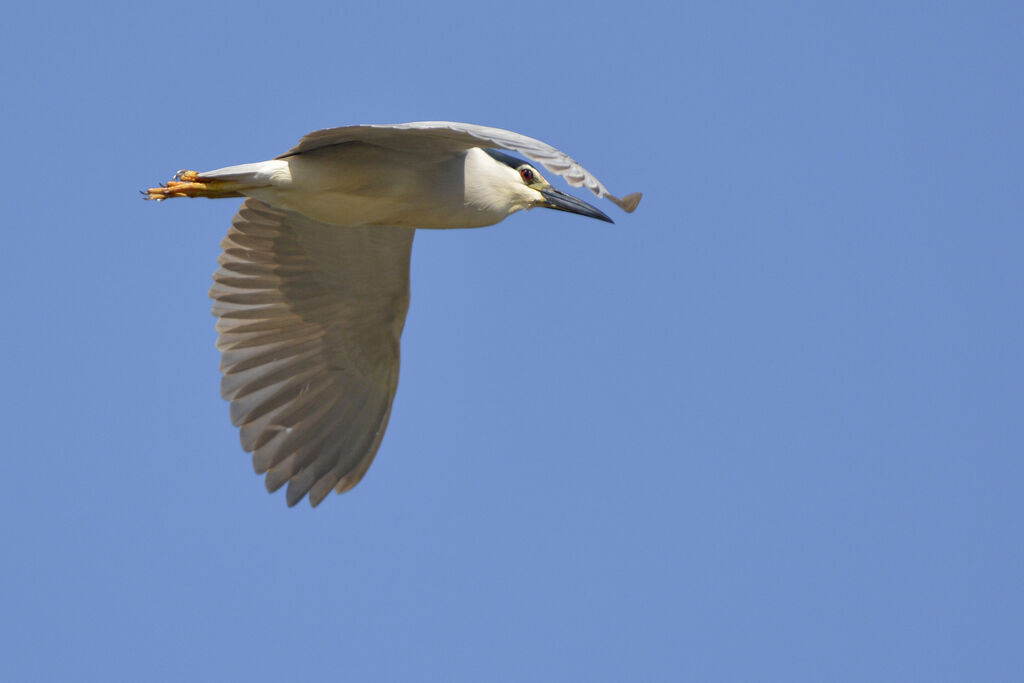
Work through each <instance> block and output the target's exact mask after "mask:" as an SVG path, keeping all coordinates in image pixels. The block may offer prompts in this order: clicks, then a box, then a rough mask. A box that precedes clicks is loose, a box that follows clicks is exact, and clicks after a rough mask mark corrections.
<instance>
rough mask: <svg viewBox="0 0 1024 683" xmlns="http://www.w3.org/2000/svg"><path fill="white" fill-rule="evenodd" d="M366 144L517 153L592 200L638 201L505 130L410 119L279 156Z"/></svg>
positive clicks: (307, 140) (342, 132)
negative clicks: (584, 191) (591, 195)
mask: <svg viewBox="0 0 1024 683" xmlns="http://www.w3.org/2000/svg"><path fill="white" fill-rule="evenodd" d="M357 141H358V142H366V143H370V144H374V145H379V146H382V147H390V148H392V149H401V150H417V151H419V150H436V151H452V152H455V151H460V150H465V149H469V148H470V147H497V148H501V149H508V150H512V151H514V152H518V153H520V154H522V155H523V156H525V157H527V158H528V159H530V160H532V161H535V162H537V163H539V164H542V165H543V166H544V168H546V169H547V170H549V171H551V172H552V173H556V174H558V175H560V176H562V177H563V178H565V180H566V182H568V183H569V184H570V185H571V186H573V187H581V186H582V187H585V188H587V189H588V190H590V191H591V192H593V193H594V194H596V195H597V196H598V197H607V198H608V199H610V200H611V201H613V202H615V203H616V204H617V205H618V206H619V207H620V208H622V209H623V210H624V211H626V212H632V211H633V210H634V209H635V208H636V206H637V204H639V203H640V198H641V197H642V195H641V194H640V193H639V192H634V193H633V194H630V195H627V196H625V197H623V198H622V199H619V198H618V197H616V196H615V195H613V194H612V193H610V192H609V191H608V188H606V187H605V186H604V185H603V184H602V183H601V181H600V180H598V179H597V178H596V177H594V175H593V174H591V173H590V172H589V171H587V169H585V168H583V166H581V165H580V163H579V162H578V161H576V160H575V159H573V158H572V157H571V156H569V155H568V154H566V153H565V152H562V151H561V150H558V149H555V148H554V147H552V146H551V145H549V144H547V143H545V142H541V141H540V140H537V139H534V138H531V137H527V136H525V135H520V134H519V133H513V132H512V131H510V130H503V129H501V128H491V127H489V126H478V125H475V124H472V123H456V122H454V121H416V122H414V123H397V124H392V125H387V124H374V125H363V126H345V127H343V128H326V129H324V130H318V131H314V132H312V133H310V134H309V135H306V136H305V137H303V138H302V139H301V140H299V144H297V145H296V146H295V147H292V148H291V149H290V150H288V151H287V152H285V153H284V154H282V155H281V156H280V157H278V158H279V159H280V158H284V157H288V156H293V155H295V154H301V153H303V152H308V151H310V150H314V149H319V148H321V147H328V146H330V145H338V144H342V143H345V142H357Z"/></svg>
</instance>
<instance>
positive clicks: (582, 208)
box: [539, 187, 615, 223]
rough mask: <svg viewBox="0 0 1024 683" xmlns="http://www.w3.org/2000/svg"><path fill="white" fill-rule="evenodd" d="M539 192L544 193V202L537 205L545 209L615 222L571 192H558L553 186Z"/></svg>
mask: <svg viewBox="0 0 1024 683" xmlns="http://www.w3.org/2000/svg"><path fill="white" fill-rule="evenodd" d="M540 193H541V194H542V195H544V200H545V203H543V204H539V206H543V207H544V208H545V209H558V210H559V211H568V212H569V213H578V214H579V215H581V216H589V217H590V218H596V219H597V220H599V221H607V222H609V223H614V222H615V221H613V220H612V219H611V218H608V216H606V215H604V213H603V212H601V211H599V210H598V209H595V208H594V207H593V206H591V205H590V204H587V203H586V202H585V201H583V200H582V199H576V197H573V196H572V195H571V194H566V193H564V192H559V191H558V190H556V189H555V188H553V187H548V188H545V189H543V190H541V191H540Z"/></svg>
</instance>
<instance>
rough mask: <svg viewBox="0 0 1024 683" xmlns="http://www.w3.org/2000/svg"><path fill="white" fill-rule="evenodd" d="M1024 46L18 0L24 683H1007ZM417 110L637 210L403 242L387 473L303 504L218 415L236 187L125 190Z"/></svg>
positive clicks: (6, 637) (1021, 665)
mask: <svg viewBox="0 0 1024 683" xmlns="http://www.w3.org/2000/svg"><path fill="white" fill-rule="evenodd" d="M1022 25H1024V10H1022V9H1021V6H1020V5H1019V4H1016V3H966V2H961V3H941V4H940V3H923V2H922V3H906V2H897V3H884V4H883V3H876V4H871V3H868V4H865V3H828V4H824V3H771V4H764V3H713V4H710V5H708V6H703V7H689V6H686V5H682V6H677V5H676V4H674V3H647V2H635V3H629V4H628V5H622V4H601V3H596V4H595V3H520V4H512V5H510V4H508V3H504V4H501V5H500V7H497V6H496V9H487V8H485V7H483V6H481V5H480V4H479V3H465V4H460V3H444V2H442V3H430V4H425V5H422V6H420V7H419V8H409V7H404V6H401V5H383V4H381V5H373V6H370V5H369V4H363V5H359V6H350V5H347V4H343V3H324V4H315V3H314V4H303V3H296V4H285V3H279V4H276V5H273V6H269V5H268V6H263V7H260V6H258V5H257V4H254V3H224V4H217V5H210V6H206V5H188V4H184V5H173V4H170V5H168V4H164V5H147V4H145V3H143V4H139V3H124V4H111V3H103V2H100V3H96V4H93V5H89V6H86V5H81V6H67V5H65V4H46V3H38V4H27V3H25V4H20V5H15V6H12V7H10V8H8V9H7V10H6V11H5V20H4V22H3V26H0V71H2V82H3V83H4V93H5V94H4V102H5V103H4V106H3V107H2V108H0V123H2V130H3V139H4V140H3V141H4V144H3V147H4V151H5V163H4V164H3V165H2V167H0V180H2V182H3V187H4V189H5V191H4V192H3V193H2V195H0V204H2V209H3V216H4V221H3V222H4V225H5V226H6V229H5V230H4V249H3V254H4V255H5V257H6V258H5V259H4V260H5V267H4V268H3V269H2V270H0V285H2V297H3V323H2V325H0V345H2V349H3V352H4V354H3V355H4V358H5V359H6V362H5V364H4V373H3V374H4V377H5V380H4V385H5V387H6V389H7V390H6V391H4V392H2V394H0V403H2V407H3V410H2V411H0V414H2V415H3V418H2V419H3V426H4V433H5V436H6V448H5V449H4V452H5V455H4V462H5V465H6V466H5V472H6V479H5V481H6V482H7V484H8V485H7V487H6V491H5V493H4V494H3V495H2V496H0V520H2V521H0V541H2V543H3V547H4V553H3V554H2V556H0V585H3V586H4V588H3V605H4V607H3V609H2V610H0V629H2V631H3V637H2V638H0V678H3V679H5V680H98V681H99V680H102V681H112V680H210V681H221V680H247V681H260V680H295V679H299V678H303V679H305V678H320V679H323V680H352V681H377V680H380V681H395V680H446V681H521V680H559V681H570V680H586V681H624V680H644V681H679V680H699V681H751V680H773V681H823V680H829V681H865V680H870V681H911V680H921V681H979V680H986V681H1011V680H1021V679H1022V678H1024V656H1022V654H1021V648H1020V634H1021V633H1022V632H1024V616H1022V615H1024V588H1022V586H1024V583H1022V577H1024V545H1022V538H1024V533H1022V532H1024V529H1022V520H1024V504H1022V502H1021V489H1022V482H1024V458H1022V456H1024V426H1022V416H1024V389H1022V387H1024V362H1022V360H1021V349H1022V348H1024V318H1022V309H1021V299H1022V294H1024V269H1022V267H1021V264H1022V261H1024V258H1022V257H1024V234H1022V228H1024V192H1022V185H1021V178H1022V176H1024V161H1022V159H1024V144H1022V143H1024V133H1022V126H1021V121H1022V120H1024V87H1022V85H1024V84H1022V76H1021V65H1022V64H1024V40H1022V38H1024V36H1022V34H1021V26H1022ZM433 119H447V120H457V121H469V122H474V123H482V124H487V125H493V126H499V127H504V128H509V129H512V130H516V131H519V132H522V133H526V134H528V135H532V136H534V137H538V138H541V139H543V140H545V141H547V142H550V143H551V144H553V145H555V146H557V147H559V148H561V149H563V150H565V151H567V152H568V153H569V154H571V155H573V156H574V157H576V158H577V159H579V160H580V161H581V162H582V163H583V164H584V165H586V166H587V167H588V168H589V169H590V170H591V171H593V172H594V173H595V174H596V175H597V176H598V177H599V178H601V180H602V181H604V182H605V183H606V184H607V185H608V187H609V188H610V189H611V190H612V191H613V192H616V193H618V194H620V195H622V194H625V193H628V192H632V191H635V190H642V191H644V192H645V198H644V201H643V203H642V204H641V205H640V207H639V209H638V210H637V211H636V213H634V214H632V215H629V216H627V215H625V214H623V213H622V212H620V211H618V210H617V209H616V208H615V207H614V206H612V205H610V204H608V203H606V202H605V203H602V206H601V208H602V209H603V210H605V211H606V212H607V213H609V214H610V215H612V216H613V218H615V219H616V221H617V223H616V225H614V226H613V225H608V224H606V223H600V222H598V221H591V220H585V219H583V218H579V217H576V216H570V215H567V214H562V213H559V212H553V211H549V212H542V211H534V212H530V213H527V214H520V215H516V216H513V217H511V218H510V219H508V220H507V221H505V222H504V223H502V224H500V225H499V226H496V227H492V228H487V229H484V230H471V231H470V230H467V231H450V232H421V233H420V234H419V236H418V237H417V241H416V245H415V248H414V253H413V266H412V290H413V294H412V306H411V310H410V313H409V318H408V322H407V325H406V330H405V334H404V338H403V358H402V361H403V365H402V378H401V382H400V386H399V391H398V396H397V399H396V401H395V405H394V413H393V416H392V420H391V425H390V428H389V431H388V433H387V436H386V437H385V439H384V442H383V445H382V447H381V450H380V452H379V454H378V456H377V459H376V462H375V463H374V465H373V467H372V468H371V470H370V472H369V474H368V475H367V477H366V478H365V479H364V481H363V482H362V483H361V484H360V485H359V486H358V487H357V488H356V489H355V490H353V491H352V492H350V493H348V494H346V495H344V496H341V497H338V496H332V497H330V498H328V499H327V500H326V501H325V502H324V503H323V504H322V505H321V506H320V507H319V508H318V509H316V510H311V509H310V508H309V507H308V506H307V505H306V504H305V503H303V504H302V505H300V506H298V507H296V508H295V509H287V508H286V506H285V502H284V496H283V494H281V493H279V494H277V495H274V496H269V495H267V493H266V492H265V491H264V488H263V483H262V480H261V479H260V478H258V477H257V476H256V475H254V474H253V473H252V470H251V466H250V461H249V456H247V455H246V454H244V453H243V452H242V450H241V448H240V446H239V443H238V437H237V434H236V431H235V429H234V428H232V427H231V425H230V423H229V420H228V409H227V405H226V404H225V403H223V402H222V401H221V399H220V398H219V394H218V385H219V373H218V371H217V364H218V357H217V353H216V350H215V349H214V338H215V332H214V327H213V318H212V317H211V315H210V312H209V308H210V302H209V300H208V299H207V295H206V292H207V289H208V287H209V285H210V282H211V280H210V275H211V273H212V272H213V270H214V268H215V267H216V260H217V255H218V251H219V247H218V245H219V242H220V240H221V238H222V237H223V234H224V233H225V231H226V229H227V226H228V224H229V222H230V219H231V215H232V214H233V213H234V211H235V210H236V208H237V203H238V202H237V200H221V201H216V202H211V201H175V202H166V203H163V204H160V205H156V204H153V203H147V202H143V201H141V200H140V198H139V196H138V194H137V191H138V190H139V189H142V188H145V187H147V186H150V185H152V184H154V183H156V182H159V181H162V180H166V179H168V177H169V175H170V174H171V173H173V172H174V171H176V170H177V169H179V168H199V169H207V168H216V167H219V166H224V165H228V164H233V163H242V162H248V161H258V160H261V159H265V158H270V157H272V156H274V155H276V154H279V153H281V152H283V151H284V150H286V149H288V148H289V147H290V146H291V145H292V144H293V143H294V142H295V141H296V140H297V139H298V138H299V137H300V136H301V135H302V134H304V133H306V132H307V131H310V130H313V129H317V128H322V127H328V126H337V125H346V124H352V123H391V122H402V121H416V120H433ZM563 187H564V186H563ZM577 194H578V195H579V196H584V195H583V194H582V193H580V192H577Z"/></svg>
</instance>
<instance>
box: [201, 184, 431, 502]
mask: <svg viewBox="0 0 1024 683" xmlns="http://www.w3.org/2000/svg"><path fill="white" fill-rule="evenodd" d="M413 232H414V231H413V230H412V229H407V228H382V227H372V228H371V227H344V226H337V225H327V224H324V223H319V222H317V221H314V220H311V219H309V218H306V217H305V216H302V215H300V214H297V213H293V212H289V211H283V210H280V209H275V208H272V207H271V206H269V205H267V204H264V203H262V202H259V201H256V200H254V199H247V200H246V201H245V203H244V204H242V207H241V209H240V210H239V211H238V213H237V214H236V215H235V218H234V220H233V222H232V225H231V229H230V230H229V231H228V234H227V237H225V238H224V241H223V242H222V243H221V246H222V247H223V248H224V252H223V254H222V255H221V257H220V268H219V269H218V270H217V272H216V273H215V274H214V276H213V279H214V285H213V287H212V288H211V289H210V297H211V298H213V300H214V304H213V313H214V315H216V316H217V319H218V320H217V331H218V332H219V334H220V336H219V339H218V341H217V348H219V349H220V350H221V352H222V356H221V371H222V372H223V373H224V377H223V380H222V382H221V394H222V395H223V396H224V398H225V399H228V400H229V401H231V421H232V422H233V423H234V424H235V425H236V426H238V427H239V428H240V430H241V438H242V447H243V448H244V449H245V450H246V451H249V452H251V453H252V454H253V466H254V467H255V469H256V472H258V473H264V472H266V475H267V476H266V485H267V489H268V490H269V491H275V490H277V489H278V488H280V487H281V486H282V485H283V484H284V483H285V482H287V483H288V491H287V500H288V505H294V504H295V503H297V502H298V501H299V500H301V499H302V497H303V496H305V495H306V494H307V493H309V502H310V503H311V504H312V505H314V506H316V505H318V504H319V503H320V501H322V500H323V499H324V497H325V496H326V495H327V494H328V493H330V491H331V489H332V488H333V489H335V490H337V491H338V493H342V492H344V491H346V490H348V489H350V488H352V487H353V486H355V485H356V484H357V483H358V482H359V480H360V479H361V478H362V476H363V475H364V474H365V473H366V470H367V469H368V468H369V467H370V463H371V462H373V457H374V455H375V454H376V452H377V448H378V447H379V446H380V442H381V438H382V437H383V436H384V429H385V427H386V426H387V423H388V417H389V415H390V414H391V402H392V400H393V399H394V396H395V389H396V388H397V386H398V365H399V340H400V337H401V334H402V327H403V326H404V324H405V314H406V311H407V310H408V308H409V256H410V254H411V252H412V239H413Z"/></svg>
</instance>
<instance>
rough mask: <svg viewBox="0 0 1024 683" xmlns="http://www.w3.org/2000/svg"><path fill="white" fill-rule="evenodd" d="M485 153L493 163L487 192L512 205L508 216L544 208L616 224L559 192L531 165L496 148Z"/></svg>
mask: <svg viewBox="0 0 1024 683" xmlns="http://www.w3.org/2000/svg"><path fill="white" fill-rule="evenodd" d="M483 151H485V152H486V153H487V156H488V157H489V159H490V160H492V163H489V164H488V166H490V168H488V169H487V175H488V176H490V178H491V181H492V182H491V183H489V185H490V187H489V189H488V191H489V192H493V193H496V194H498V195H499V196H501V197H502V198H503V199H504V200H505V201H506V202H508V203H509V204H510V211H509V213H511V212H513V211H520V210H523V209H532V208H535V207H538V206H539V207H541V208H544V209H557V210H559V211H568V212H569V213H578V214H580V215H581V216H589V217H590V218H596V219H598V220H601V221H607V222H609V223H614V222H615V221H613V220H612V219H611V218H609V217H608V216H606V215H605V214H604V212H603V211H601V210H599V209H597V208H596V207H593V206H591V205H590V204H587V203H586V202H585V201H583V200H582V199H577V198H576V197H573V196H572V195H571V194H566V193H565V192H562V191H561V190H556V189H555V188H554V187H552V186H551V183H549V182H548V181H547V180H545V179H544V176H542V175H541V174H540V172H538V171H537V169H536V167H535V166H533V165H532V164H530V163H529V162H526V161H523V160H522V159H517V158H516V157H514V156H511V155H508V154H505V153H504V152H499V151H497V150H494V149H486V150H483Z"/></svg>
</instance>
